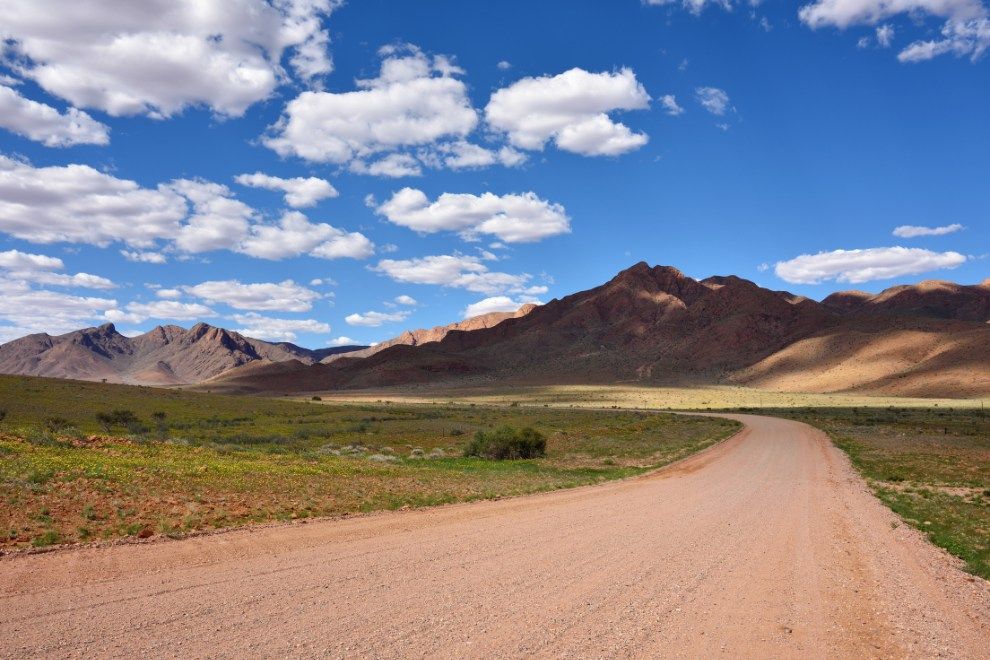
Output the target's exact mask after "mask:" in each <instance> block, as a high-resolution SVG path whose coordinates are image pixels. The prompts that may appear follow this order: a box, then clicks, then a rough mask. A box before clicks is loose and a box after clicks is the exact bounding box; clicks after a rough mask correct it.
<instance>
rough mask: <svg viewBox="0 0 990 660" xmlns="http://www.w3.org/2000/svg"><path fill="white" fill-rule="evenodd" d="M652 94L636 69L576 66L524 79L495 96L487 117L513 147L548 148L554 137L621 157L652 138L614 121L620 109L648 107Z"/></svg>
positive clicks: (577, 149)
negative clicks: (611, 115)
mask: <svg viewBox="0 0 990 660" xmlns="http://www.w3.org/2000/svg"><path fill="white" fill-rule="evenodd" d="M649 105H650V96H649V94H647V93H646V90H645V89H644V88H643V86H642V85H641V84H639V82H638V81H637V80H636V74H635V73H633V71H632V70H631V69H622V70H620V71H617V72H614V73H590V72H588V71H585V70H584V69H579V68H574V69H571V70H569V71H565V72H564V73H561V74H559V75H556V76H541V77H539V78H523V79H522V80H519V81H517V82H515V83H513V84H512V85H510V86H509V87H505V88H503V89H500V90H498V91H496V92H495V93H494V94H492V97H491V100H490V101H489V103H488V106H487V107H486V108H485V117H486V119H487V122H488V124H489V125H490V126H491V127H492V128H494V129H495V130H497V131H500V132H503V133H505V134H507V135H508V137H509V141H510V142H511V143H512V145H513V146H515V147H518V148H520V149H529V150H542V149H543V147H544V145H545V144H546V143H547V141H549V140H553V142H554V143H555V144H556V145H557V147H558V148H560V149H564V150H566V151H571V152H574V153H578V154H582V155H585V156H615V155H618V154H622V153H626V152H628V151H633V150H635V149H638V148H639V147H641V146H643V145H644V144H646V143H647V141H648V140H649V138H648V136H647V135H646V134H644V133H634V132H633V131H632V130H630V129H629V127H628V126H626V125H625V124H621V123H618V122H615V121H613V120H612V119H610V118H609V113H611V112H614V111H617V110H643V109H646V108H648V107H649Z"/></svg>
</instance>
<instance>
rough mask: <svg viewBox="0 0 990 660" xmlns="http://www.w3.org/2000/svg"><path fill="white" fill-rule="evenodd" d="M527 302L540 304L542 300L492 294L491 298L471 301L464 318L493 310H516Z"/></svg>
mask: <svg viewBox="0 0 990 660" xmlns="http://www.w3.org/2000/svg"><path fill="white" fill-rule="evenodd" d="M526 303H536V304H540V301H538V300H536V299H535V298H531V299H526V300H514V299H512V298H510V297H509V296H492V297H490V298H485V299H483V300H479V301H478V302H476V303H471V304H470V305H468V306H467V307H465V308H464V318H466V319H469V318H471V317H473V316H481V315H482V314H491V313H492V312H514V311H516V310H517V309H519V308H520V307H522V306H523V305H525V304H526Z"/></svg>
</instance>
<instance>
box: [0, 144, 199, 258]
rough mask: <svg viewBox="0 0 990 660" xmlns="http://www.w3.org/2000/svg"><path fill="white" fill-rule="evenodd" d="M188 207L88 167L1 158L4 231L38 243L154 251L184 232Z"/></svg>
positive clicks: (160, 191) (166, 192) (165, 193)
mask: <svg viewBox="0 0 990 660" xmlns="http://www.w3.org/2000/svg"><path fill="white" fill-rule="evenodd" d="M186 210H187V208H186V202H185V201H184V200H183V198H182V197H181V196H180V195H178V194H177V193H176V192H174V191H173V190H170V189H169V188H167V187H164V186H159V187H158V188H157V189H149V188H142V187H141V186H139V185H138V184H137V183H135V182H134V181H128V180H126V179H118V178H116V177H113V176H110V175H109V174H104V173H102V172H99V171H97V170H95V169H93V168H92V167H89V166H88V165H66V166H61V167H60V166H52V167H33V166H32V165H31V164H29V163H26V162H22V161H18V160H14V159H12V158H9V157H6V156H2V155H0V231H3V232H5V233H7V234H10V235H12V236H15V237H17V238H20V239H23V240H27V241H31V242H33V243H55V242H58V241H65V242H70V243H88V244H91V245H98V246H101V247H105V246H107V245H108V244H110V243H113V242H117V241H120V242H123V243H126V244H128V245H131V246H137V247H150V246H151V245H152V244H153V243H154V241H155V240H156V239H159V238H163V237H172V236H175V235H177V234H178V233H179V229H180V224H181V222H182V219H183V218H184V217H185V216H186Z"/></svg>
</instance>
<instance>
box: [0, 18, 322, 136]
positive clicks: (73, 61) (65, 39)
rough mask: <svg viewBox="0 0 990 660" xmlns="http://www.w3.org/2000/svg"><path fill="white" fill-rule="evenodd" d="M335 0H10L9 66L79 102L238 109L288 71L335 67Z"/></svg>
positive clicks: (300, 73)
mask: <svg viewBox="0 0 990 660" xmlns="http://www.w3.org/2000/svg"><path fill="white" fill-rule="evenodd" d="M338 4H339V2H338V0H276V1H274V2H267V1H266V0H239V1H238V2H228V1H227V0H150V1H145V2H138V3H125V4H124V5H122V4H121V3H117V2H111V1H110V0H96V1H95V2H74V1H72V0H49V1H48V2H44V3H39V2H36V1H34V0H11V1H9V2H6V3H4V8H3V14H4V16H3V21H2V22H0V38H2V39H3V40H4V42H5V43H4V46H5V60H6V62H5V63H6V64H7V65H8V66H9V67H10V68H11V69H13V70H14V71H15V72H16V73H17V74H18V75H20V76H22V77H25V78H29V79H31V80H34V81H35V82H36V83H38V85H40V86H41V87H42V88H44V89H45V90H46V91H48V92H49V93H51V94H53V95H55V96H59V97H61V98H63V99H66V100H68V101H69V102H71V103H72V104H73V105H75V106H76V107H80V108H82V107H89V108H98V109H100V110H104V111H106V112H107V113H109V114H111V115H115V116H121V115H136V114H147V115H150V116H154V117H163V116H166V117H167V116H169V115H172V114H175V113H177V112H180V111H181V110H182V109H183V108H185V107H187V106H199V105H202V106H206V107H209V108H211V109H213V110H214V111H215V112H217V113H220V114H223V115H230V116H239V115H241V114H243V113H244V111H245V110H246V109H247V108H248V107H249V106H250V105H252V104H253V103H256V102H257V101H261V100H263V99H266V98H268V97H269V96H270V95H271V94H272V92H273V91H274V90H275V88H276V87H277V86H278V84H279V83H281V82H283V81H284V80H285V79H286V78H287V75H286V72H285V70H284V68H283V67H282V65H281V62H282V60H283V57H287V58H288V61H289V64H290V65H291V67H292V69H293V71H294V72H295V73H296V75H297V77H298V78H300V79H302V80H304V81H309V80H312V79H314V78H316V77H318V76H321V75H323V74H326V73H328V72H329V71H330V70H331V68H332V67H331V62H330V58H329V55H328V53H327V45H328V43H329V36H328V34H327V31H326V29H325V28H324V27H323V25H322V23H321V20H320V19H321V18H324V17H326V16H328V15H329V14H330V12H331V11H332V10H333V9H334V7H335V6H337V5H338Z"/></svg>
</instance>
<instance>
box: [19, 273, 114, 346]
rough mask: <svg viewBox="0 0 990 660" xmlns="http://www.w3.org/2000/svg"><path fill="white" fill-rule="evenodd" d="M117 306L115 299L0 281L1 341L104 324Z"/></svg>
mask: <svg viewBox="0 0 990 660" xmlns="http://www.w3.org/2000/svg"><path fill="white" fill-rule="evenodd" d="M116 306H117V301H116V300H113V299H108V298H94V297H88V296H74V295H69V294H65V293H60V292H57V291H47V290H42V289H35V288H33V287H31V286H30V284H29V283H27V282H25V281H23V280H12V279H6V278H3V277H0V341H10V340H11V339H16V338H18V337H22V336H24V335H27V334H32V333H35V332H49V333H52V334H62V333H65V332H71V331H72V330H77V329H78V328H79V327H80V326H83V325H87V324H91V323H94V322H95V321H97V320H99V322H103V321H104V320H105V319H104V317H103V314H104V313H105V312H106V311H107V310H110V309H114V308H116Z"/></svg>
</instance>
